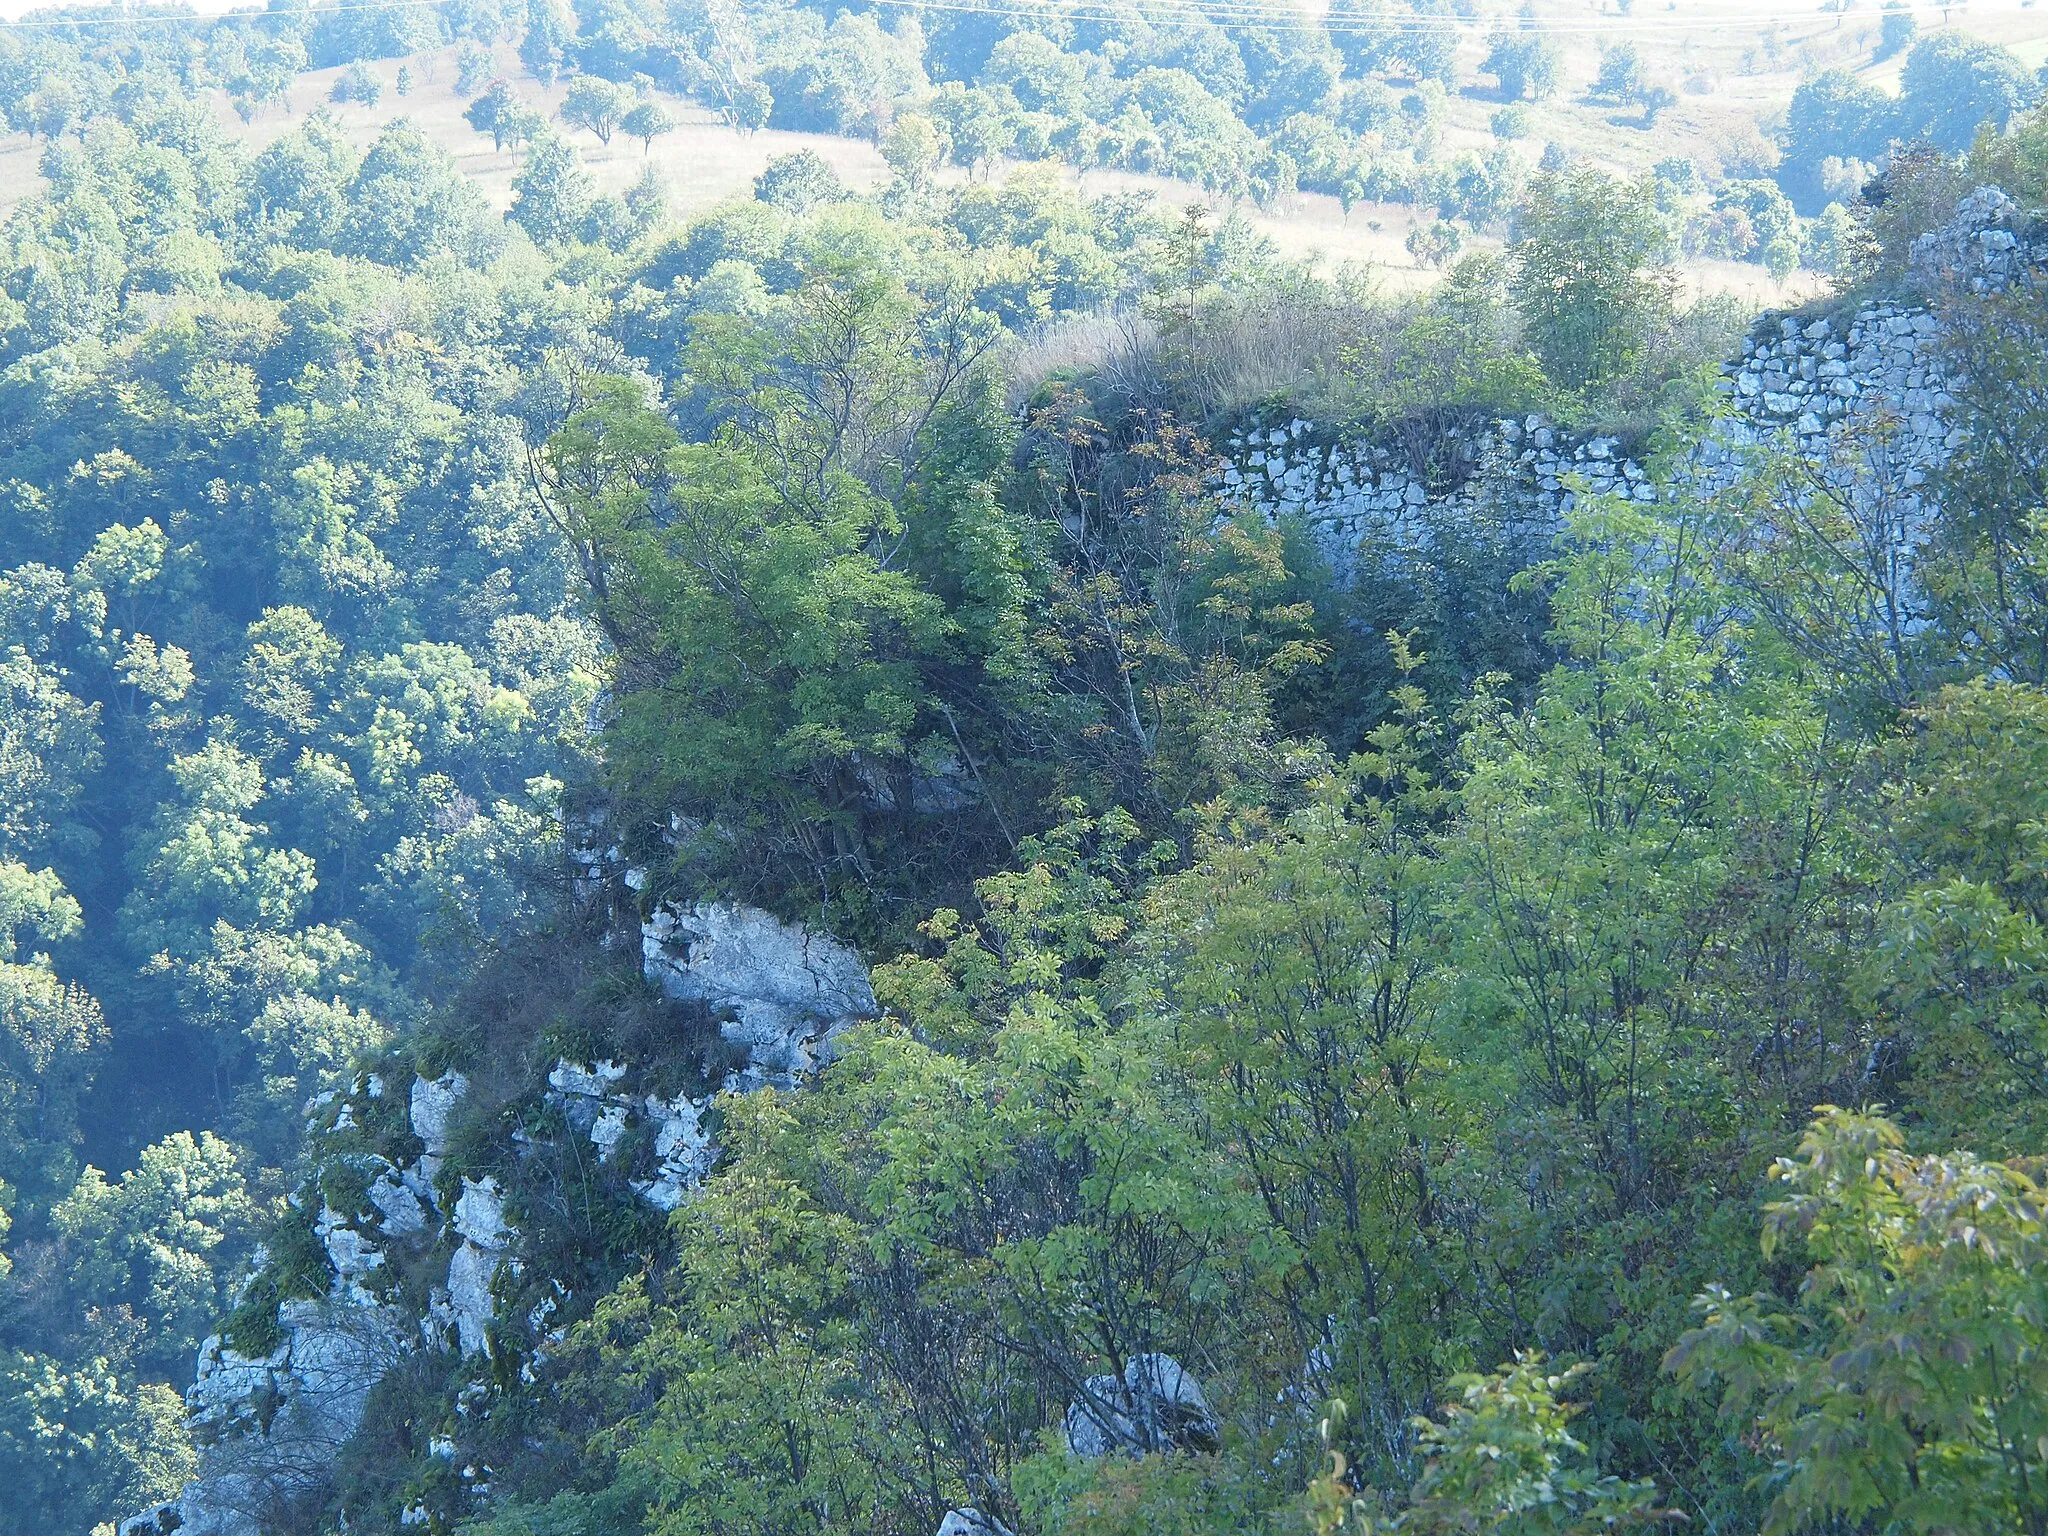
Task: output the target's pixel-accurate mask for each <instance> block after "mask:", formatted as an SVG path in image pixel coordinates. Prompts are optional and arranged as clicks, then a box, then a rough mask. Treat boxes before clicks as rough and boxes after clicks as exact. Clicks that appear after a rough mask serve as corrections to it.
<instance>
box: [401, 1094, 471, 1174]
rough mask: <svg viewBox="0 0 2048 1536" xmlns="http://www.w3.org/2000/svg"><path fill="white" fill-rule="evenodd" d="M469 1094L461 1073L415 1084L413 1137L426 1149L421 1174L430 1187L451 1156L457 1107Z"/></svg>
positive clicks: (411, 1115)
mask: <svg viewBox="0 0 2048 1536" xmlns="http://www.w3.org/2000/svg"><path fill="white" fill-rule="evenodd" d="M467 1092H469V1079H468V1078H466V1077H464V1076H463V1075H462V1074H461V1073H460V1072H443V1073H442V1074H441V1075H440V1076H439V1077H437V1078H434V1079H433V1080H432V1081H429V1080H428V1079H426V1078H424V1077H415V1078H414V1079H413V1080H412V1103H411V1108H410V1118H411V1120H412V1133H413V1135H415V1136H417V1137H419V1139H420V1140H421V1141H422V1142H423V1143H424V1144H425V1145H426V1149H427V1151H426V1155H425V1156H424V1157H422V1158H421V1159H420V1171H421V1176H422V1178H423V1179H424V1180H425V1181H426V1182H427V1183H428V1184H432V1183H433V1181H434V1175H435V1174H437V1173H439V1172H440V1171H441V1159H442V1158H443V1157H445V1156H447V1154H448V1127H449V1123H450V1122H451V1121H452V1120H453V1119H454V1116H455V1106H456V1105H457V1104H460V1103H461V1102H462V1096H463V1095H464V1094H465V1093H467Z"/></svg>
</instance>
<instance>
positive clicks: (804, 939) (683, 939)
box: [640, 902, 880, 1088]
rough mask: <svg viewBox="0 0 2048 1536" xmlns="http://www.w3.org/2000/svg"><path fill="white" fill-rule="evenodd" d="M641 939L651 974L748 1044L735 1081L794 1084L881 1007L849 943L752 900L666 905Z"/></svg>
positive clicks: (651, 919) (645, 964) (728, 1034)
mask: <svg viewBox="0 0 2048 1536" xmlns="http://www.w3.org/2000/svg"><path fill="white" fill-rule="evenodd" d="M640 936H641V969H642V971H643V972H644V973H645V975H646V976H647V979H648V980H649V981H651V982H653V983H654V984H655V985H656V986H658V987H660V988H661V990H662V991H663V992H665V993H666V994H667V995H668V996H670V997H672V998H675V999H676V1000H678V1001H679V1002H691V1003H701V1004H703V1005H704V1006H705V1007H707V1008H708V1009H710V1010H711V1012H712V1013H713V1014H714V1015H715V1016H716V1017H717V1018H718V1020H719V1030H720V1033H722V1034H723V1035H724V1036H725V1038H726V1039H728V1040H730V1041H732V1042H733V1043H734V1044H736V1045H740V1046H743V1047H745V1049H746V1052H747V1066H746V1067H745V1068H744V1069H743V1070H742V1071H741V1072H740V1073H737V1074H735V1076H736V1078H737V1079H738V1080H737V1081H735V1082H734V1083H732V1084H731V1086H734V1087H739V1088H748V1087H756V1086H759V1085H760V1084H762V1083H767V1082H773V1083H780V1084H785V1085H787V1084H792V1083H794V1082H795V1081H796V1080H797V1079H798V1078H800V1077H802V1076H803V1075H805V1074H806V1073H808V1072H810V1071H812V1070H813V1069H814V1068H816V1067H817V1066H819V1065H820V1064H822V1063H823V1062H824V1061H826V1060H829V1059H830V1055H831V1043H832V1040H833V1039H834V1037H835V1036H837V1035H838V1034H839V1033H840V1032H841V1031H843V1030H845V1029H846V1028H848V1027H849V1026H851V1025H853V1024H855V1023H857V1022H858V1021H860V1020H862V1019H869V1018H873V1017H875V1016H876V1014H878V1013H879V1012H880V1009H879V1007H878V1006H877V1005H876V1003H875V994H874V989H873V988H872V987H871V986H870V985H869V984H868V973H867V967H866V966H864V965H863V964H861V959H860V956H859V955H858V954H857V953H856V952H855V951H854V950H853V949H852V948H850V947H849V946H847V945H845V944H842V943H840V942H839V941H838V940H837V939H834V938H832V937H831V936H830V935H829V934H822V933H814V932H812V931H811V930H810V929H809V928H807V927H805V926H804V925H803V924H802V923H786V922H784V921H782V920H781V919H780V918H778V917H775V916H774V915H772V914H771V913H768V912H764V911H762V910H761V909H760V908H758V907H743V906H736V905H733V904H731V903H728V902H699V903H696V904H693V905H689V906H680V905H676V904H673V903H665V904H663V905H662V906H660V907H657V908H656V909H655V911H654V913H653V914H652V915H651V916H650V917H649V918H648V919H647V920H646V922H645V923H643V924H642V925H641V929H640Z"/></svg>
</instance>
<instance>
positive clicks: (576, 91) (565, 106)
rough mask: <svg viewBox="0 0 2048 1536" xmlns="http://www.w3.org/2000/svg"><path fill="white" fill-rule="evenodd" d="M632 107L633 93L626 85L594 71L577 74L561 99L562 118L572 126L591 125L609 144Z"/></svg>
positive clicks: (601, 141)
mask: <svg viewBox="0 0 2048 1536" xmlns="http://www.w3.org/2000/svg"><path fill="white" fill-rule="evenodd" d="M632 110H633V93H632V92H631V91H630V90H628V89H627V88H626V87H625V86H623V85H615V84H613V83H612V82H611V81H609V80H601V79H599V78H598V77H597V76H595V75H578V76H577V77H576V78H575V79H574V80H573V81H571V82H570V84H569V94H568V95H567V96H566V97H564V98H563V100H562V121H563V122H565V123H567V124H568V125H569V126H570V127H572V128H588V129H589V130H590V131H591V132H592V133H594V134H596V135H597V138H598V142H599V143H602V144H609V143H611V141H612V134H613V133H615V132H616V131H617V130H618V127H619V122H620V120H621V119H622V118H624V117H625V115H626V114H627V113H628V112H630V111H632Z"/></svg>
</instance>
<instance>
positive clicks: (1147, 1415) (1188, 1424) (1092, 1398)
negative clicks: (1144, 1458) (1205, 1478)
mask: <svg viewBox="0 0 2048 1536" xmlns="http://www.w3.org/2000/svg"><path fill="white" fill-rule="evenodd" d="M1065 1432H1066V1441H1067V1449H1068V1451H1070V1452H1071V1453H1072V1454H1074V1455H1076V1456H1107V1455H1109V1454H1110V1453H1111V1452H1112V1451H1158V1450H1166V1449H1168V1448H1172V1449H1177V1450H1214V1449H1215V1448H1216V1436H1217V1424H1216V1415H1215V1413H1214V1412H1213V1411H1211V1409H1210V1407H1209V1399H1208V1398H1207V1397H1206V1396H1205V1395H1204V1394H1203V1392H1202V1387H1201V1383H1200V1382H1198V1381H1196V1380H1195V1378H1194V1377H1193V1376H1192V1375H1190V1374H1189V1373H1188V1372H1187V1371H1186V1370H1185V1369H1183V1368H1182V1366H1181V1363H1180V1362H1179V1361H1178V1360H1176V1359H1174V1357H1173V1356H1171V1355H1163V1354H1158V1353H1146V1354H1142V1355H1133V1356H1132V1357H1131V1358H1130V1360H1128V1361H1127V1362H1126V1363H1125V1365H1124V1369H1123V1374H1122V1375H1121V1376H1115V1375H1102V1376H1090V1377H1089V1378H1088V1379H1087V1381H1086V1382H1084V1383H1083V1384H1082V1387H1081V1395H1080V1396H1079V1397H1077V1398H1075V1399H1074V1401H1073V1402H1072V1403H1071V1404H1070V1405H1069V1406H1068V1408H1067V1417H1066V1423H1065Z"/></svg>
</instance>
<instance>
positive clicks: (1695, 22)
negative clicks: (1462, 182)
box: [0, 0, 2028, 37]
mask: <svg viewBox="0 0 2048 1536" xmlns="http://www.w3.org/2000/svg"><path fill="white" fill-rule="evenodd" d="M443 3H444V0H365V3H360V4H340V5H324V6H319V7H316V8H315V9H316V10H317V12H318V13H319V14H321V15H334V14H348V13H356V12H388V11H427V10H438V9H440V8H441V7H442V5H443ZM867 3H869V4H872V5H876V6H880V7H886V8H888V9H892V10H901V11H912V12H935V13H941V14H947V15H970V16H1000V17H1006V18H1010V19H1013V20H1020V21H1046V20H1058V21H1069V22H1074V21H1082V22H1104V23H1111V22H1116V21H1121V20H1126V19H1128V18H1129V17H1131V16H1132V15H1133V14H1136V15H1138V16H1140V17H1142V18H1144V19H1147V20H1152V21H1157V20H1158V19H1159V18H1160V16H1161V15H1162V13H1163V14H1164V15H1166V16H1168V17H1172V16H1175V15H1180V16H1186V17H1190V18H1199V19H1201V20H1205V21H1209V22H1212V23H1215V24H1217V25H1221V26H1257V27H1268V28H1272V29H1274V30H1279V31H1287V30H1304V31H1305V30H1308V29H1310V28H1314V27H1318V26H1319V27H1321V28H1322V29H1323V30H1324V31H1326V32H1329V33H1331V34H1332V35H1334V36H1361V35H1383V34H1385V33H1388V32H1394V33H1413V34H1419V35H1436V34H1446V33H1449V34H1456V35H1460V36H1464V35H1473V34H1479V33H1483V32H1490V31H1494V30H1508V31H1525V32H1530V33H1540V34H1542V35H1544V36H1551V37H1567V36H1579V37H1595V36H1598V37H1606V36H1614V35H1617V34H1630V35H1637V36H1664V35H1680V34H1687V33H1706V32H1719V31H1728V30H1745V31H1754V30H1758V29H1764V28H1770V27H1781V26H1787V25H1792V26H1799V25H1805V24H1809V23H1827V22H1830V21H1833V22H1836V23H1840V22H1843V21H1846V20H1848V19H1849V18H1850V17H1852V16H1855V15H1856V14H1857V12H1855V11H1853V10H1848V9H1845V8H1844V7H1841V6H1839V5H1837V4H1834V3H1832V0H1829V3H1823V4H1821V5H1819V6H1818V7H1816V8H1814V9H1812V10H1806V11H1796V10H1791V9H1788V8H1786V7H1783V6H1778V7H1773V8H1770V9H1763V10H1739V11H1729V12H1725V13H1723V14H1719V15H1710V16H1700V15H1687V14H1682V13H1680V14H1674V13H1672V12H1670V11H1666V12H1660V13H1654V14H1644V15H1636V14H1633V13H1630V12H1622V13H1618V14H1613V15H1596V16H1571V15H1556V16H1541V15H1539V16H1502V17H1493V18H1482V19H1476V20H1467V19H1465V18H1463V17H1460V16H1456V15H1437V14H1418V13H1417V12H1415V11H1412V10H1408V9H1405V8H1404V9H1400V10H1384V11H1359V10H1352V9H1349V8H1345V9H1343V10H1340V11H1338V12H1337V13H1336V14H1335V15H1334V16H1330V17H1322V18H1318V17H1314V16H1310V15H1308V14H1306V13H1305V12H1303V11H1301V10H1299V9H1298V8H1296V7H1293V6H1289V5H1285V4H1260V3H1256V0H1214V3H1178V0H1151V3H1146V4H1142V5H1133V6H1110V5H1106V4H1101V3H1091V0H1066V3H1050V4H1044V5H1034V4H1028V3H1024V4H1017V3H1004V0H867ZM1959 8H1960V7H1958V6H1957V5H1953V4H1951V5H1942V4H1939V3H1934V0H1920V3H1914V4H1908V5H1904V6H1897V7H1887V9H1888V10H1890V11H1891V12H1892V13H1893V14H1898V13H1899V12H1901V11H1903V12H1904V13H1905V14H1907V15H1910V16H1913V17H1915V18H1916V19H1917V18H1922V17H1937V16H1938V17H1940V18H1941V19H1942V20H1943V21H1947V20H1949V19H1950V18H1951V17H1952V16H1953V14H1954V12H1955V11H1956V10H1957V9H1959ZM2027 8H2028V7H2027V5H2026V4H2025V0H2001V3H1993V4H1985V3H1983V0H1978V3H1976V4H1973V5H1971V6H1969V7H1968V9H1969V12H1970V14H1971V15H1973V16H1981V15H1985V14H2006V13H2017V12H2019V11H2021V10H2024V9H2027ZM277 14H278V13H276V12H271V11H252V10H237V11H222V12H214V13H199V12H186V13H167V12H161V11H159V12H152V13H148V14H143V15H132V14H124V13H121V12H119V11H117V10H115V9H114V8H112V7H109V8H108V11H107V13H106V14H104V15H72V16H28V17H24V18H23V19H21V20H19V21H0V30H5V31H10V32H29V31H52V32H56V31H72V30H77V29H79V28H88V27H112V28H121V27H152V26H172V27H179V26H183V27H205V26H210V25H217V24H219V23H221V22H261V21H265V20H268V19H271V18H272V17H274V16H276V15H277ZM1865 14H1869V15H1872V16H1874V15H1875V13H1865Z"/></svg>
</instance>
